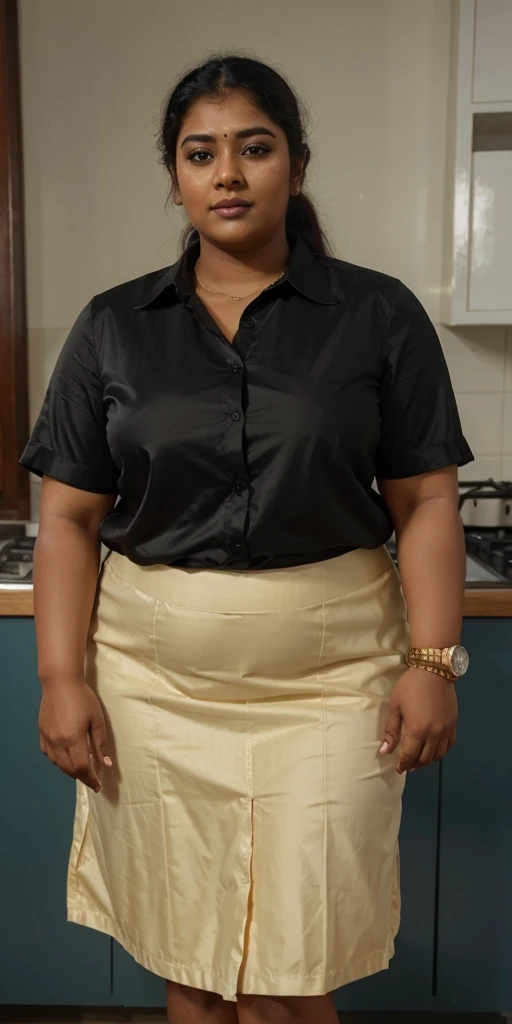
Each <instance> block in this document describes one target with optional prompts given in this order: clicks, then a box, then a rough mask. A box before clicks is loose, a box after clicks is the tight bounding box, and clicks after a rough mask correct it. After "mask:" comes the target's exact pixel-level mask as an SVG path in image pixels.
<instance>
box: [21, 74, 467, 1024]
mask: <svg viewBox="0 0 512 1024" xmlns="http://www.w3.org/2000/svg"><path fill="white" fill-rule="evenodd" d="M159 140H160V144H161V151H162V154H163V160H164V162H165V165H166V167H167V169H168V171H169V173H170V176H171V182H172V192H173V198H174V202H175V203H176V204H178V205H183V206H184V208H185V211H186V213H187V215H188V217H189V220H190V222H191V225H192V227H190V228H189V229H187V231H186V234H185V238H184V242H183V252H182V254H181V256H180V258H179V259H178V261H177V262H176V263H175V264H174V265H173V266H171V267H169V268H166V269H164V270H158V271H155V272H153V273H150V274H147V275H145V276H144V277H141V278H138V279H137V280H135V281H130V282H128V283H125V284H121V285H119V286H117V287H115V288H111V289H109V290H108V291H107V292H104V293H102V294H101V295H96V296H95V297H94V298H93V299H92V300H91V301H90V302H89V304H88V305H87V306H86V307H85V309H84V310H83V311H82V313H81V314H80V316H79V317H78V320H77V321H76V323H75V325H74V327H73V328H72V330H71V333H70V335H69V337H68V339H67V341H66V343H65V345H64V347H63V350H62V352H61V354H60V356H59V360H58V362H57V365H56V368H55V371H54V373H53V376H52V379H51V381H50V384H49V387H48V391H47V395H46V398H45V402H44V405H43V408H42V409H41V412H40V415H39V418H38V421H37V423H36V426H35V428H34V431H33V433H32V436H31V439H30V441H29V443H28V445H27V447H26V449H25V451H24V453H23V456H22V458H21V460H20V461H21V464H22V465H23V466H26V467H27V468H28V469H30V470H32V472H34V473H38V474H39V475H41V476H43V486H42V495H41V519H40V532H39V536H38V539H37V543H36V550H35V615H36V629H37V642H38V654H39V676H40V679H41V683H42V691H43V692H42V703H41V712H40V734H41V749H42V751H43V753H44V754H46V756H47V757H49V758H50V760H51V761H52V762H53V763H54V764H56V765H58V767H59V768H60V769H61V770H62V771H64V772H66V774H68V775H70V776H71V777H73V778H76V779H77V804H76V814H75V824H74V836H73V844H72V850H71V855H70V862H69V873H68V882H67V885H68V889H67V897H68V920H70V921H74V922H77V923H80V924H84V925H88V926H89V927H92V928H96V929H98V930H99V931H102V932H106V933H108V934H109V935H112V936H114V937H115V938H116V939H117V940H118V941H119V942H120V943H121V944H122V945H123V946H124V947H125V948H126V949H127V950H128V951H129V952H130V953H131V954H132V956H133V957H134V958H135V959H136V960H137V961H138V962H139V963H141V964H143V965H144V966H145V967H146V968H148V969H149V970H151V971H153V972H155V973H156V974H159V975H161V976H162V977H164V978H166V979H167V982H168V984H167V992H168V1012H169V1020H170V1021H171V1022H172V1024H181V1022H185V1021H186V1022H190V1021H197V1022H200V1021H206V1020H215V1021H218V1022H225V1024H228V1022H233V1021H237V1020H238V1021H241V1022H243V1024H250V1022H256V1021H263V1020H269V1019H272V1020H275V1021H280V1022H281V1021H282V1022H288V1021H292V1020H293V1021H296V1020H301V1021H315V1024H328V1022H331V1021H334V1020H336V1019H337V1018H336V1013H335V1009H334V1004H333V1000H332V995H331V993H332V992H333V991H334V990H335V989H336V988H338V987H339V986H341V985H344V984H346V983H347V982H350V981H353V980H355V979H357V978H361V977H364V976H365V975H369V974H372V973H374V972H376V971H380V970H382V969H383V968H386V967H387V966H388V964H389V960H390V958H391V956H392V955H393V952H394V945H393V940H394V937H395V935H396V932H397V930H398V924H399V917H400V893H399V861H398V845H397V839H398V830H399V822H400V813H401V797H402V791H403V787H404V782H405V778H406V775H405V773H406V772H407V771H414V770H416V769H417V768H420V767H424V766H426V765H429V764H431V763H432V762H433V761H437V760H440V759H441V758H442V757H444V755H445V754H446V752H447V751H448V749H449V748H450V747H451V746H452V745H453V743H454V742H455V731H456V718H457V701H456V695H455V687H454V685H453V683H454V680H455V678H456V675H457V674H458V673H461V672H462V671H463V670H464V668H465V659H466V660H467V658H466V654H465V652H464V650H463V649H462V648H460V647H459V646H458V643H459V638H460V629H461V618H462V597H463V587H464V565H465V559H464V541H463V532H462V527H461V521H460V518H459V515H458V505H457V498H458V491H457V466H462V465H464V464H466V463H467V462H469V461H471V460H472V454H471V451H470V450H469V447H468V445H467V442H466V440H465V438H464V437H463V435H462V432H461V426H460V422H459V418H458V414H457V408H456V404H455V400H454V396H453V392H452V388H451V384H450V380H449V376H448V371H447V367H446V364H445V361H444V358H443V354H442V350H441V347H440V344H439V341H438V338H437V335H436V333H435V330H434V328H433V326H432V325H431V323H430V321H429V320H428V318H427V315H426V313H425V312H424V310H423V308H422V306H421V305H420V303H419V302H418V300H417V299H416V298H415V297H414V296H413V295H412V294H411V292H410V291H409V290H408V289H407V288H406V287H405V286H404V285H403V284H401V283H400V282H398V281H397V280H395V279H393V278H391V277H389V276H386V275H385V274H381V273H377V272H375V271H372V270H368V269H365V268H361V267H357V266H354V265H352V264H350V263H346V262H343V261H341V260H338V259H336V258H334V257H333V256H330V255H329V254H328V252H327V245H326V243H325V239H324V236H323V233H322V230H321V228H320V227H319V224H318V220H317V217H316V214H315V211H314V208H313V206H312V204H311V202H310V201H309V200H308V199H307V198H306V196H305V194H304V192H303V182H304V175H305V171H306V167H307V164H308V160H309V155H310V151H309V148H308V146H307V144H306V142H305V140H304V133H303V124H302V121H301V116H300V114H299V109H298V106H297V100H296V98H295V96H294V94H293V92H292V91H291V89H290V87H289V85H288V84H287V83H286V82H285V81H284V80H283V79H282V78H281V77H280V75H278V74H277V73H276V72H275V71H274V70H273V69H272V68H270V67H267V66H266V65H265V64H262V63H260V62H259V61H256V60H252V59H249V58H246V57H243V56H238V55H232V56H229V55H228V56H221V57H219V58H212V59H210V60H208V61H207V62H206V63H204V64H201V65H200V66H198V67H196V68H194V69H193V70H192V71H189V72H188V73H187V74H186V75H185V77H184V78H182V80H181V81H180V82H179V83H178V84H177V85H176V87H175V88H174V89H173V91H172V93H171V95H170V97H169V99H168V102H167V105H166V109H165V113H164V117H163V122H162V126H161V133H160V137H159ZM374 479H376V480H377V483H378V490H376V489H375V488H373V487H372V484H373V481H374ZM393 529H394V530H395V532H396V537H397V545H398V557H399V565H400V570H401V583H400V578H399V576H398V573H397V571H396V569H395V567H394V564H393V562H392V560H391V558H390V555H389V554H388V551H387V548H386V547H385V542H386V541H387V540H388V539H389V538H390V536H391V534H392V532H393ZM100 540H101V541H103V543H104V544H105V545H106V547H107V548H108V549H109V553H108V555H107V558H106V559H105V561H104V562H103V565H102V566H101V569H100V573H99V578H98V567H99V555H100ZM401 584H402V587H403V591H402V589H401ZM418 648H435V649H439V650H441V651H442V653H440V654H435V653H432V654H431V655H429V656H428V660H427V661H426V662H425V663H424V664H423V665H421V662H419V661H418V658H419V654H418V651H417V650H415V649H418ZM452 648H456V649H455V652H454V651H453V650H452ZM436 658H437V659H438V660H437V661H436ZM441 659H443V664H441ZM84 665H85V674H84ZM443 665H444V667H443ZM425 668H426V669H428V671H425ZM399 741H400V742H399ZM103 765H106V767H105V769H104V768H103ZM93 793H94V794H96V795H95V796H93Z"/></svg>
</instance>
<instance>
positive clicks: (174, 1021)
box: [166, 981, 238, 1024]
mask: <svg viewBox="0 0 512 1024" xmlns="http://www.w3.org/2000/svg"><path fill="white" fill-rule="evenodd" d="M166 988H167V1019H168V1021H169V1024H238V1014H237V1006H236V1003H231V1002H229V1001H228V1000H226V999H223V998H222V996H219V995H217V994H216V993H215V992H204V991H203V990H202V989H200V988H189V986H188V985H180V984H178V982H176V981H168V982H167V985H166Z"/></svg>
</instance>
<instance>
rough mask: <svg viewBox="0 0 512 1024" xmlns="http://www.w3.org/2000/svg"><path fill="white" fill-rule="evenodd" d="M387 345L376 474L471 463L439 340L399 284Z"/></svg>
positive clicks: (398, 474)
mask: <svg viewBox="0 0 512 1024" xmlns="http://www.w3.org/2000/svg"><path fill="white" fill-rule="evenodd" d="M386 343H387V348H386V356H387V358H386V366H385V370H384V374H383V377H382V380H381V389H380V413H381V427H380V440H379V444H378V447H377V451H376V455H375V476H376V477H377V478H381V479H393V478H395V479H397V478H400V477H408V476H416V475H417V474H419V473H428V472H430V471H432V470H435V469H443V468H444V467H445V466H454V465H456V466H465V465H466V464H467V463H468V462H472V461H473V459H474V456H473V453H472V452H471V449H470V447H469V445H468V443H467V441H466V438H465V437H464V435H463V433H462V427H461V423H460V419H459V413H458V409H457V404H456V400H455V395H454V392H453V388H452V384H451V380H450V375H449V372H448V366H447V364H446V359H445V356H444V353H443V350H442V347H441V342H440V341H439V338H438V335H437V332H436V330H435V328H434V325H433V324H432V322H431V320H430V319H429V317H428V316H427V313H426V312H425V309H424V308H423V306H422V304H421V302H420V301H419V299H417V298H416V296H415V295H413V293H412V292H411V291H410V290H409V289H408V288H407V287H406V286H405V285H404V284H402V283H401V282H398V287H397V293H396V299H395V304H394V309H393V312H392V315H391V317H390V321H389V325H388V330H387V335H386Z"/></svg>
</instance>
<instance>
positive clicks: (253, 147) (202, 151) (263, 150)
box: [188, 143, 269, 164]
mask: <svg viewBox="0 0 512 1024" xmlns="http://www.w3.org/2000/svg"><path fill="white" fill-rule="evenodd" d="M249 150H258V152H257V153H256V154H255V155H256V156H259V155H260V153H268V152H269V150H268V149H267V147H266V146H260V145H258V144H257V143H253V144H252V145H251V146H247V148H246V149H244V153H249ZM249 155H252V154H249ZM204 156H206V157H209V156H211V153H209V152H208V150H207V149H195V150H194V152H193V153H189V155H188V159H189V160H192V162H193V163H195V164H204V163H207V161H206V160H203V159H200V160H199V159H196V157H201V158H202V157H204Z"/></svg>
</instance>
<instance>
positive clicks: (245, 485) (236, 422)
mask: <svg viewBox="0 0 512 1024" xmlns="http://www.w3.org/2000/svg"><path fill="white" fill-rule="evenodd" d="M254 328H255V320H254V317H252V316H249V315H246V316H242V318H241V320H240V324H239V327H238V330H237V332H236V334H235V336H234V338H233V343H232V344H231V345H229V342H228V345H229V348H228V349H227V351H226V364H227V370H228V373H227V376H226V389H225V402H224V406H225V409H226V416H228V417H229V418H230V423H229V424H228V425H227V429H226V434H225V437H226V446H227V453H226V454H227V455H228V458H229V463H230V465H231V466H232V468H233V487H232V491H231V494H230V495H229V496H228V498H227V509H226V532H227V538H226V539H227V542H228V546H229V550H230V552H231V554H232V556H233V560H234V562H235V563H241V564H242V565H244V566H246V565H248V564H249V551H248V547H247V529H248V511H249V497H250V492H249V480H248V475H247V462H246V456H245V452H244V427H245V417H246V410H245V409H244V403H243V393H244V382H245V374H246V366H245V361H244V356H245V355H247V352H248V350H249V347H250V344H251V341H252V334H253V331H254ZM224 340H226V339H224Z"/></svg>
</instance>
